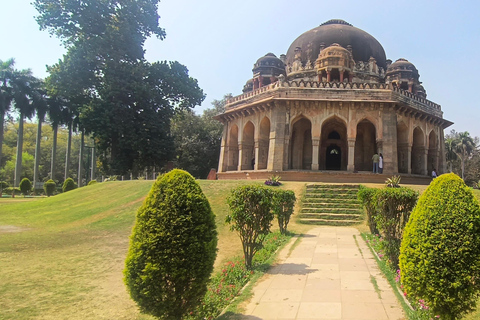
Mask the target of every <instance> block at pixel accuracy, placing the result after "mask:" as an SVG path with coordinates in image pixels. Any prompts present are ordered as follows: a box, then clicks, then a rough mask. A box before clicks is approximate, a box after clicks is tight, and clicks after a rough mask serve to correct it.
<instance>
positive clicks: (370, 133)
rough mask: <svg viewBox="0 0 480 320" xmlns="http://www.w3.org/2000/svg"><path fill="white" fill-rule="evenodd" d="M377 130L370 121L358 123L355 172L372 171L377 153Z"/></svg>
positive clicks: (364, 120) (365, 120)
mask: <svg viewBox="0 0 480 320" xmlns="http://www.w3.org/2000/svg"><path fill="white" fill-rule="evenodd" d="M376 137H377V130H376V128H375V125H374V124H373V123H372V122H371V121H370V120H368V119H366V118H364V119H363V120H361V121H359V122H358V123H357V128H356V138H355V156H354V163H355V170H358V171H370V170H372V157H373V155H374V154H375V153H376V152H377V142H376Z"/></svg>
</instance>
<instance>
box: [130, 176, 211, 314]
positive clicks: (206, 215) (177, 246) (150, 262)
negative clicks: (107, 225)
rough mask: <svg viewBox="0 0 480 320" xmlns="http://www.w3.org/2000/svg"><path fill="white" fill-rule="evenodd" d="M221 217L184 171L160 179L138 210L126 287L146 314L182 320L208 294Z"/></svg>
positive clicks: (131, 239) (193, 180) (131, 240)
mask: <svg viewBox="0 0 480 320" xmlns="http://www.w3.org/2000/svg"><path fill="white" fill-rule="evenodd" d="M216 246H217V232H216V226H215V216H214V214H213V212H212V210H211V208H210V204H209V202H208V200H207V198H206V197H205V195H204V194H203V192H202V190H201V188H200V186H199V185H198V183H197V182H196V181H195V179H194V178H193V177H192V176H191V175H190V174H189V173H188V172H185V171H183V170H178V169H175V170H172V171H170V172H169V173H166V174H164V175H162V176H160V177H158V179H157V181H156V182H155V183H154V185H153V187H152V189H151V190H150V193H149V195H148V197H147V198H146V199H145V202H144V204H143V205H142V207H140V209H139V210H138V212H137V218H136V223H135V227H134V229H133V232H132V235H131V238H130V248H129V251H128V256H127V259H126V261H125V270H124V274H125V283H126V285H127V288H128V291H129V292H130V295H131V297H132V298H133V300H135V301H136V303H137V304H138V305H139V307H140V310H141V311H142V312H144V313H148V314H151V315H153V316H156V317H159V318H161V319H181V318H182V316H184V315H185V314H188V313H189V312H191V311H193V309H194V308H195V307H196V306H197V304H198V303H199V300H200V299H201V297H202V296H204V294H205V292H206V290H207V287H206V286H207V282H208V279H209V277H210V274H211V272H212V270H213V263H214V261H215V256H216Z"/></svg>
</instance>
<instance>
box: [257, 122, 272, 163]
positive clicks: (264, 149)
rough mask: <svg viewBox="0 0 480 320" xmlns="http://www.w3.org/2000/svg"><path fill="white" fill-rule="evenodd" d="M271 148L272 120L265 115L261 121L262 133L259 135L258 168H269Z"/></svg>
mask: <svg viewBox="0 0 480 320" xmlns="http://www.w3.org/2000/svg"><path fill="white" fill-rule="evenodd" d="M269 149H270V120H269V119H268V118H267V117H265V118H263V119H262V121H261V122H260V134H259V137H258V159H255V161H258V169H259V170H260V169H267V164H268V152H269Z"/></svg>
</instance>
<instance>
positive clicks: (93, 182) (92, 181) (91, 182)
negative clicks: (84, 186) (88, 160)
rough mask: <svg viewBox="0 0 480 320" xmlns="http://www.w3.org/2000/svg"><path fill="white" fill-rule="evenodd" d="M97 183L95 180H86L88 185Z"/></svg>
mask: <svg viewBox="0 0 480 320" xmlns="http://www.w3.org/2000/svg"><path fill="white" fill-rule="evenodd" d="M95 183H97V180H90V182H88V186H91V185H92V184H95Z"/></svg>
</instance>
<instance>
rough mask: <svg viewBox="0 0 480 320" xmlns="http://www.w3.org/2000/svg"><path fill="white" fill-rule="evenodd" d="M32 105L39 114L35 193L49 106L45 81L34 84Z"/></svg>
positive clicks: (34, 179) (34, 180) (34, 171)
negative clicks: (44, 125) (43, 129)
mask: <svg viewBox="0 0 480 320" xmlns="http://www.w3.org/2000/svg"><path fill="white" fill-rule="evenodd" d="M32 104H33V107H34V108H35V112H36V114H37V119H38V124H37V139H36V143H35V167H34V169H33V190H34V192H35V187H36V185H37V182H39V180H38V174H39V172H38V170H39V166H40V158H41V152H40V148H41V141H42V123H43V121H44V119H45V115H46V113H47V109H48V104H47V92H46V90H45V85H44V82H43V80H37V81H35V82H34V83H32Z"/></svg>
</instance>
